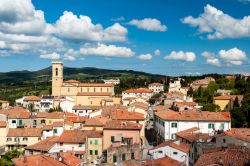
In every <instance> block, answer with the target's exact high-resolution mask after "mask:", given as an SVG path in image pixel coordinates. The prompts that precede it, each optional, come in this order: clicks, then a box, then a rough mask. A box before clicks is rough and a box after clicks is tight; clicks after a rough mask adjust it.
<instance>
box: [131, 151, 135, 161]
mask: <svg viewBox="0 0 250 166" xmlns="http://www.w3.org/2000/svg"><path fill="white" fill-rule="evenodd" d="M134 159H135V154H134V152H132V153H131V160H134Z"/></svg>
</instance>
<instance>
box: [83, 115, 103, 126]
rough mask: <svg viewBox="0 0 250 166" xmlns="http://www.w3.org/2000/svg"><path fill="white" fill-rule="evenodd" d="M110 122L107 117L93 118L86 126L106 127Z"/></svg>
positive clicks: (87, 121)
mask: <svg viewBox="0 0 250 166" xmlns="http://www.w3.org/2000/svg"><path fill="white" fill-rule="evenodd" d="M107 121H108V118H106V117H93V118H90V119H87V120H86V121H85V124H84V126H104V125H105V124H106V123H107Z"/></svg>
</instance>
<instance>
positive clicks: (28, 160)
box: [12, 154, 66, 166]
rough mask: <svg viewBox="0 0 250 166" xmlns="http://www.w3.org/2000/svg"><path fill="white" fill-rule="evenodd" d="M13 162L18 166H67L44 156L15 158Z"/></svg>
mask: <svg viewBox="0 0 250 166" xmlns="http://www.w3.org/2000/svg"><path fill="white" fill-rule="evenodd" d="M12 162H13V163H14V164H15V165H17V166H34V165H35V166H44V165H46V166H66V165H65V164H63V163H61V162H59V161H58V160H55V159H54V158H53V157H49V156H46V155H43V154H41V155H32V156H25V157H20V158H14V159H12Z"/></svg>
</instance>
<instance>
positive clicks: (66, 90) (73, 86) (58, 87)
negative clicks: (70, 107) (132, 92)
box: [52, 62, 120, 106]
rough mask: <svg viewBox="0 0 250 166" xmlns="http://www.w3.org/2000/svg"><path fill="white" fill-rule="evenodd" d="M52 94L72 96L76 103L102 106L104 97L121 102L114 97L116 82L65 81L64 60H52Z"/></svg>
mask: <svg viewBox="0 0 250 166" xmlns="http://www.w3.org/2000/svg"><path fill="white" fill-rule="evenodd" d="M52 95H53V96H70V97H72V98H73V99H75V105H91V106H100V105H101V104H102V103H103V99H107V100H108V99H110V100H113V102H114V103H116V102H120V101H119V100H116V99H115V98H114V97H113V96H114V95H115V92H114V84H104V83H81V82H79V81H76V80H68V81H63V63H62V62H52ZM114 99H115V100H114ZM117 104H119V103H117Z"/></svg>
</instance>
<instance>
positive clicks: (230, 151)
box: [195, 145, 250, 166]
mask: <svg viewBox="0 0 250 166" xmlns="http://www.w3.org/2000/svg"><path fill="white" fill-rule="evenodd" d="M249 161H250V149H248V148H247V147H242V146H235V145H229V146H228V148H225V149H220V150H217V151H213V152H208V153H204V154H201V156H200V157H199V158H198V160H197V162H196V163H195V166H207V165H214V164H217V165H237V166H238V165H239V166H241V165H242V166H243V165H249Z"/></svg>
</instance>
